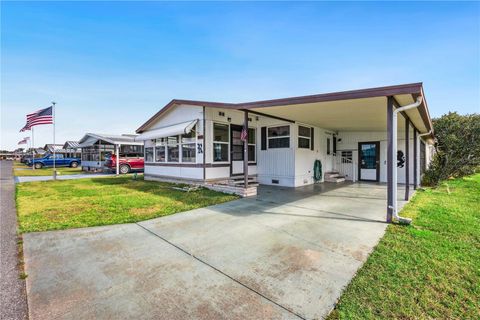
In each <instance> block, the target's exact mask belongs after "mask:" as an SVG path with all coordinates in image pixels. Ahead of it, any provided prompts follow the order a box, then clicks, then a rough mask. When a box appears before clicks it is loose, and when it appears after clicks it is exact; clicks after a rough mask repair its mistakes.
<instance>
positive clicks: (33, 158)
mask: <svg viewBox="0 0 480 320" xmlns="http://www.w3.org/2000/svg"><path fill="white" fill-rule="evenodd" d="M34 139H35V138H34V136H33V127H32V168H33V170H35V147H34V145H35V143H34V141H35V140H34Z"/></svg>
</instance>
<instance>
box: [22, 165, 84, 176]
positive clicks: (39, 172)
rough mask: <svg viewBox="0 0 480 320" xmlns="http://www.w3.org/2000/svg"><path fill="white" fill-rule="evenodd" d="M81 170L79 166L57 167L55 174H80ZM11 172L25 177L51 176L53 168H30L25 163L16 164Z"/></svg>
mask: <svg viewBox="0 0 480 320" xmlns="http://www.w3.org/2000/svg"><path fill="white" fill-rule="evenodd" d="M80 173H84V172H82V168H81V167H77V168H70V167H59V168H57V174H59V175H70V174H80ZM13 174H14V175H15V176H17V177H26V176H51V175H52V174H53V168H42V169H35V170H34V169H32V168H31V167H28V166H26V165H23V166H22V165H18V166H15V167H14V168H13Z"/></svg>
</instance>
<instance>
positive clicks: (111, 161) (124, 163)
mask: <svg viewBox="0 0 480 320" xmlns="http://www.w3.org/2000/svg"><path fill="white" fill-rule="evenodd" d="M105 167H106V168H107V170H108V171H110V172H116V171H117V156H116V155H115V154H112V155H110V156H109V157H108V158H107V160H105ZM144 167H145V165H144V161H143V157H140V156H134V157H120V161H119V165H118V168H119V172H120V173H122V174H125V173H129V172H132V171H142V172H143V169H144Z"/></svg>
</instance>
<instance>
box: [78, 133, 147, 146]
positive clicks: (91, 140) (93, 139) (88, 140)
mask: <svg viewBox="0 0 480 320" xmlns="http://www.w3.org/2000/svg"><path fill="white" fill-rule="evenodd" d="M124 139H126V138H124ZM98 141H104V142H107V143H110V144H114V145H143V142H140V141H134V138H132V139H131V140H129V141H117V140H115V138H114V137H111V136H105V135H101V134H97V133H87V134H85V135H84V136H83V138H82V139H80V140H79V141H78V144H79V147H80V148H85V147H90V146H93V145H94V144H95V143H97V142H98Z"/></svg>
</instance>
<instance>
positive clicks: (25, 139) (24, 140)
mask: <svg viewBox="0 0 480 320" xmlns="http://www.w3.org/2000/svg"><path fill="white" fill-rule="evenodd" d="M28 140H30V137H25V138H23V140H20V141H19V142H18V144H26V143H27V141H28Z"/></svg>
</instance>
